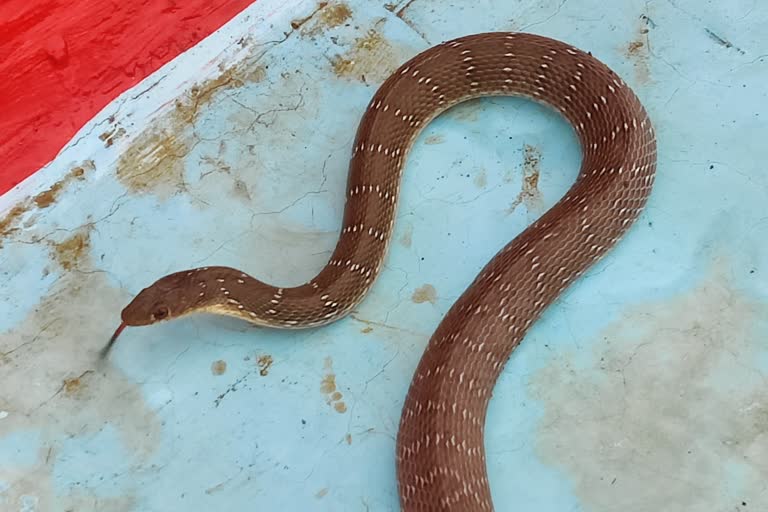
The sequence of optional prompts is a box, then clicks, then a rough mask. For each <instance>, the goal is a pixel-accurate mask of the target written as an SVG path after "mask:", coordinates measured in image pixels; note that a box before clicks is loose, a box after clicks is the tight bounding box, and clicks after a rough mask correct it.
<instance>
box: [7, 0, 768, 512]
mask: <svg viewBox="0 0 768 512" xmlns="http://www.w3.org/2000/svg"><path fill="white" fill-rule="evenodd" d="M766 26H768V7H767V6H766V5H763V4H762V3H760V2H757V1H756V0H745V1H730V2H719V3H715V2H705V3H702V2H694V1H684V0H675V1H672V0H667V1H661V0H650V1H633V0H630V1H626V2H622V3H621V5H618V3H616V4H614V5H611V4H609V3H607V2H599V1H596V0H570V1H566V0H563V1H558V2H547V1H533V0H531V1H525V0H521V1H515V2H502V1H495V0H484V1H481V2H475V3H473V4H469V3H467V2H460V1H458V0H411V1H409V2H401V3H400V4H396V5H385V4H382V3H380V2H375V1H372V0H369V1H366V0H346V2H345V3H330V4H328V5H326V6H325V7H323V8H318V6H317V5H316V4H315V3H314V2H309V1H303V0H291V1H288V2H285V1H281V0H260V1H259V2H257V3H256V4H254V5H252V6H251V7H250V8H248V9H247V10H246V11H245V12H243V13H242V14H241V15H240V16H238V17H237V18H236V19H235V20H234V21H232V22H231V23H230V24H228V25H226V26H225V27H224V28H223V29H222V30H220V31H219V32H217V33H215V34H214V35H213V36H211V37H210V38H208V39H207V40H205V41H204V42H203V43H201V44H200V45H199V46H197V47H195V48H193V49H192V50H190V51H189V52H187V53H185V54H183V55H182V56H181V57H179V58H178V59H176V60H175V61H173V62H171V63H170V64H169V65H167V66H166V67H164V68H163V69H161V70H160V71H159V72H158V73H157V74H155V75H153V76H151V77H150V78H148V79H147V80H145V81H144V82H143V83H141V84H139V85H138V86H137V87H136V88H135V89H134V90H131V91H129V92H127V93H126V94H124V95H123V96H121V97H120V98H119V99H118V100H116V101H115V102H114V103H113V104H111V105H110V106H108V107H107V108H106V109H105V110H104V111H103V112H102V113H100V114H99V115H98V116H97V117H96V118H95V119H93V121H92V122H91V123H90V124H89V125H88V126H87V127H86V128H85V129H83V130H82V131H81V133H80V134H78V136H77V137H75V139H73V141H72V143H71V144H70V145H69V146H68V147H67V148H66V149H65V150H64V151H63V152H62V153H61V154H60V155H59V157H58V158H57V159H56V160H55V161H54V162H53V163H52V164H51V165H50V166H48V167H47V168H46V169H44V170H42V171H41V172H39V173H37V174H36V175H35V176H33V177H32V178H31V179H30V180H28V181H27V182H25V183H24V184H23V186H22V187H21V188H19V189H16V190H14V191H12V192H10V193H9V194H6V195H5V196H3V197H2V198H0V212H4V213H3V215H4V217H2V219H3V220H1V221H0V232H1V233H2V234H3V238H2V239H0V244H1V246H2V247H1V248H0V270H1V271H2V275H1V276H2V289H3V291H4V293H3V294H2V296H0V379H1V380H0V383H1V384H2V387H1V388H0V508H1V509H2V510H9V511H24V512H31V511H65V510H72V511H77V512H82V511H95V510H98V511H107V512H122V511H166V510H188V511H190V512H194V511H208V510H213V509H231V510H244V509H247V510H264V511H269V510H281V511H286V510H296V511H305V510H313V511H314V510H317V511H339V510H344V511H390V510H397V508H398V507H397V493H396V485H395V479H394V439H395V436H396V429H397V423H398V420H399V415H400V407H401V404H402V401H403V399H404V396H405V392H406V389H407V387H408V382H409V379H410V376H411V373H412V371H413V370H414V368H415V365H416V363H417V361H418V358H419V356H420V354H421V351H422V350H423V347H424V345H425V343H426V342H427V340H428V338H429V335H430V334H431V333H432V331H433V330H434V328H435V327H436V325H437V323H438V322H439V320H440V318H441V316H442V315H443V314H444V312H445V311H446V310H447V309H448V307H449V306H450V304H451V303H452V302H453V301H454V300H455V299H456V297H457V296H458V295H459V294H460V293H461V291H462V290H463V289H464V288H465V287H466V286H467V285H468V284H469V282H470V281H471V280H472V279H473V278H474V276H475V275H476V273H477V272H478V271H479V269H480V268H481V267H482V266H483V264H484V263H485V262H486V261H487V260H488V259H489V258H490V257H491V256H492V255H493V254H494V253H495V252H496V250H497V249H498V248H500V247H501V246H502V245H503V244H504V243H506V242H507V241H508V240H509V239H510V238H512V237H514V236H515V235H516V234H517V233H519V232H520V231H521V230H522V229H523V228H524V227H525V226H526V225H527V224H528V223H529V222H531V221H532V220H533V219H535V218H536V217H537V216H538V215H540V214H541V213H542V212H543V211H545V210H546V209H547V208H548V207H549V206H551V205H552V204H553V203H554V202H555V201H556V200H557V199H558V197H560V196H561V195H562V194H563V193H564V192H565V190H566V189H567V188H568V186H569V185H570V184H571V183H572V181H573V179H574V177H575V175H576V172H577V170H578V162H579V151H578V146H577V143H576V140H575V138H574V137H573V135H572V133H571V131H570V130H569V128H568V127H567V125H566V124H565V123H564V121H562V120H561V119H560V118H558V117H557V116H556V115H554V114H552V113H551V112H549V111H548V110H546V109H544V108H542V107H538V106H536V105H532V104H530V103H527V102H524V101H519V100H514V99H493V100H484V101H476V102H471V103H468V104H465V105H462V106H460V107H457V108H456V109H454V110H452V111H451V112H449V113H447V114H446V115H444V116H442V117H441V118H439V119H437V120H436V121H435V122H433V123H432V124H431V125H430V126H429V127H428V128H427V129H426V130H425V131H424V133H423V134H422V136H421V138H420V139H419V142H418V144H417V146H416V148H415V149H414V151H413V153H412V155H411V157H410V159H409V162H408V168H407V170H406V173H405V178H404V184H403V196H402V202H401V205H400V210H399V217H398V222H397V227H396V232H395V234H394V237H395V241H396V242H395V243H394V244H393V247H392V250H391V252H390V254H389V256H388V260H387V265H386V270H385V271H384V272H383V274H382V275H381V277H380V278H379V280H378V281H377V284H376V285H375V287H374V288H373V290H372V292H371V294H370V295H369V296H368V298H367V299H366V300H365V302H364V303H363V304H362V306H361V307H360V308H359V309H358V310H357V311H356V312H355V313H354V315H352V316H351V317H349V318H347V319H345V320H343V321H341V322H338V323H336V324H334V325H332V326H330V327H326V328H323V329H318V330H313V331H302V332H295V333H290V332H273V331H269V330H264V329H256V328H252V327H249V326H246V325H243V324H242V323H239V322H236V321H233V320H228V319H221V318H211V317H202V316H201V317H192V318H189V319H187V320H180V321H176V322H171V323H167V324H164V325H160V326H156V327H151V328H141V329H138V328H137V329H129V330H127V331H126V332H125V333H124V334H123V338H122V339H121V342H120V343H119V344H118V346H117V347H116V350H115V351H114V353H113V354H112V357H111V359H110V360H109V362H108V363H106V364H104V363H100V362H99V361H98V351H99V350H100V349H101V347H102V346H103V344H104V343H105V342H106V340H107V338H108V337H109V335H110V334H111V333H112V331H113V329H114V328H115V327H116V325H117V322H118V319H119V312H120V309H121V308H122V307H123V305H125V303H126V302H127V301H128V300H130V298H131V297H132V296H133V294H135V293H136V292H137V291H139V290H140V289H141V288H142V287H143V286H145V285H147V284H148V283H150V282H152V281H154V280H155V279H156V278H157V277H159V276H160V275H163V274H165V273H168V272H171V271H174V270H178V269H183V268H188V267H191V266H198V265H203V264H211V265H214V264H223V265H232V266H237V267H241V268H243V269H245V270H247V271H249V272H250V273H252V274H254V275H256V276H258V277H259V278H261V279H263V280H265V281H269V282H272V283H275V284H283V285H285V286H290V285H292V284H298V283H301V282H303V281H305V280H307V279H308V278H310V277H311V276H312V275H313V274H314V273H315V272H317V271H318V270H319V269H320V268H321V266H322V265H323V264H324V263H325V261H326V260H327V258H328V257H329V254H330V251H331V249H332V247H333V245H334V243H335V241H336V237H337V234H338V229H339V224H340V221H341V213H342V200H343V187H344V184H345V180H346V169H347V160H348V157H349V153H350V149H351V144H352V138H353V136H354V132H355V128H356V123H357V121H358V119H359V116H360V114H361V111H362V109H363V108H364V107H365V105H366V104H367V102H368V100H369V99H370V97H371V95H372V94H373V93H374V91H375V88H376V86H377V84H379V83H380V82H381V81H382V80H383V79H384V78H385V76H387V74H388V73H389V72H390V71H392V70H393V69H394V68H395V67H396V66H397V65H399V64H400V63H401V62H403V61H404V60H405V59H407V58H408V57H410V56H412V55H414V54H415V53H416V52H418V51H419V50H421V49H424V48H426V47H427V46H429V45H431V44H435V43H438V42H440V41H441V40H444V39H448V38H451V37H455V36H459V35H462V34H465V33H470V32H477V31H485V30H525V31H531V32H536V33H539V34H543V35H548V36H551V37H556V38H559V39H563V40H566V41H568V42H570V43H572V44H574V45H576V46H579V47H581V48H584V49H586V50H590V51H592V52H593V54H595V55H596V56H597V57H599V58H600V59H602V60H603V61H604V62H606V63H607V64H609V65H610V66H612V67H613V68H614V69H615V70H616V71H617V72H619V73H620V74H621V75H622V76H623V77H624V78H625V79H626V81H627V82H628V83H629V84H630V85H631V86H632V87H633V88H635V90H636V91H637V93H638V95H639V96H640V97H641V98H642V100H643V102H644V103H645V104H646V105H647V107H648V110H649V112H650V114H651V117H652V119H653V120H654V123H655V126H656V129H657V132H658V138H659V176H658V180H657V186H656V188H655V191H654V193H653V196H652V198H651V200H650V204H649V206H648V208H647V210H646V212H645V213H644V214H643V216H642V217H641V219H640V221H639V222H638V224H637V225H636V226H635V228H634V229H633V230H632V231H631V233H630V234H629V235H628V236H627V238H626V239H625V241H624V242H622V243H621V244H620V246H619V247H618V248H616V249H615V250H614V251H612V252H611V253H610V255H609V256H608V257H607V258H606V259H605V260H604V261H603V262H602V263H600V264H599V265H597V266H596V267H595V268H593V269H592V270H591V271H590V272H589V273H588V275H585V276H584V277H583V278H582V279H581V280H580V281H579V282H577V283H576V284H575V285H574V286H573V287H572V288H570V289H569V290H568V292H567V293H566V294H565V295H564V296H563V297H562V299H561V300H560V301H558V302H557V304H555V305H554V306H553V307H551V308H550V309H549V310H548V312H547V313H546V314H545V315H544V317H543V318H542V320H541V321H540V322H538V323H537V324H536V325H535V327H534V328H533V330H532V331H531V333H530V335H529V336H528V337H527V339H526V340H525V341H524V343H523V344H522V346H521V347H520V348H519V349H518V350H517V351H516V352H515V353H514V355H513V357H512V359H511V360H510V361H509V363H508V365H507V367H506V370H505V372H504V374H503V376H502V378H501V380H500V382H499V383H498V386H497V387H496V390H495V392H494V398H493V400H492V402H491V409H490V411H489V416H488V426H487V437H486V447H487V456H488V465H489V473H490V481H491V487H492V489H493V497H494V501H495V504H496V507H497V510H500V511H505V510H537V511H540V512H549V511H552V512H555V511H558V512H562V511H569V512H572V511H584V512H609V511H615V510H623V511H638V512H641V511H642V512H645V511H650V510H655V511H669V512H677V511H681V512H682V511H686V512H698V511H701V512H704V511H706V512H712V511H750V510H752V511H764V510H768V484H766V481H768V479H767V478H766V476H768V400H766V395H765V390H766V385H767V384H768V348H767V347H766V339H767V336H766V335H768V322H767V321H766V319H767V318H768V315H767V313H768V300H767V299H768V278H766V276H767V275H768V245H767V244H766V243H765V240H766V238H768V214H766V211H767V210H766V207H765V198H766V195H768V178H767V177H766V174H765V170H764V166H763V165H762V163H763V162H765V161H766V160H768V149H767V147H766V144H765V141H764V139H765V128H766V121H767V120H768V98H766V90H765V87H764V84H765V79H766V77H767V76H768V63H767V62H766V58H768V57H767V55H768V40H767V39H766V37H765V33H764V28H765V27H766Z"/></svg>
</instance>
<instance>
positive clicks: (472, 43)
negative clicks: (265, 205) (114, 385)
mask: <svg viewBox="0 0 768 512" xmlns="http://www.w3.org/2000/svg"><path fill="white" fill-rule="evenodd" d="M493 95H504V96H522V97H526V98H529V99H531V100H534V101H537V102H541V103H543V104H546V105H549V106H550V107H552V108H554V109H555V110H557V111H558V112H560V113H561V114H562V115H563V116H564V117H565V118H566V119H567V120H568V121H569V122H570V124H571V125H572V126H573V128H574V130H575V132H576V134H577V136H578V139H579V142H580V145H581V149H582V156H583V158H582V163H581V169H580V172H579V175H578V178H577V179H576V182H575V183H574V184H573V186H572V187H571V188H570V189H569V191H568V192H567V193H566V194H565V195H564V196H563V197H562V198H561V199H560V200H559V201H558V202H557V203H556V204H555V205H554V206H553V207H552V208H551V209H550V210H548V211H547V212H546V213H545V214H544V215H543V216H542V217H541V218H539V219H538V220H537V221H536V222H535V223H533V224H532V225H530V226H529V227H528V228H527V229H525V230H524V231H523V232H522V233H521V234H520V235H519V236H518V237H516V238H515V239H514V240H512V241H511V242H510V243H509V244H507V245H506V246H504V247H503V248H502V249H501V250H500V251H499V252H498V253H497V254H496V255H495V256H494V257H493V258H492V259H491V260H490V261H489V262H488V263H487V265H486V266H485V267H484V268H483V270H482V272H481V273H480V274H479V275H478V276H477V277H476V278H475V279H474V281H473V282H472V283H471V284H470V286H469V287H468V288H467V289H466V290H465V291H464V293H463V294H462V295H461V296H460V298H459V299H458V300H457V301H456V302H455V303H454V304H453V305H452V307H451V308H450V309H449V311H448V312H447V313H446V315H445V317H444V318H443V319H442V321H441V322H440V324H439V326H438V327H437V329H436V331H435V332H434V334H433V335H432V337H431V339H430V340H429V343H428V345H427V347H426V350H425V352H424V354H423V356H422V358H421V360H420V361H419V363H418V366H417V368H416V370H415V374H414V375H413V379H412V381H411V385H410V389H409V391H408V394H407V396H406V399H405V403H404V405H403V409H402V415H401V421H400V426H399V431H398V436H397V443H396V466H397V480H398V491H399V495H400V504H401V507H402V509H403V510H404V511H407V512H426V511H437V510H443V511H445V510H450V511H462V512H472V511H488V510H492V509H493V504H492V500H491V492H490V488H489V484H488V479H487V473H486V464H485V451H484V447H483V431H484V424H485V415H486V410H487V406H488V402H489V399H490V397H491V392H492V390H493V387H494V385H495V383H496V380H497V378H498V377H499V374H500V372H501V371H502V369H503V366H504V364H505V362H506V361H507V359H508V358H509V356H510V354H511V352H512V350H513V349H514V348H515V347H516V346H517V345H518V344H519V343H520V341H521V340H522V338H523V337H524V335H525V333H526V331H527V330H528V329H529V327H530V326H531V324H532V323H533V322H534V321H535V320H536V319H537V318H538V317H539V316H540V314H541V313H542V312H543V311H544V309H545V308H547V307H548V306H549V305H550V304H551V303H552V302H553V301H554V300H555V299H556V298H557V297H558V296H559V294H560V293H561V292H562V291H563V290H564V289H565V288H566V287H567V286H568V285H569V284H570V283H571V282H573V280H574V279H576V278H578V277H579V276H580V275H581V274H582V273H583V272H584V271H585V269H587V268H588V267H589V266H591V265H592V264H594V263H595V262H596V261H597V260H598V259H599V258H600V257H601V256H603V255H604V254H605V253H606V252H607V251H608V250H609V249H610V248H611V247H612V246H614V244H616V242H617V241H618V240H619V238H620V237H621V236H622V235H623V234H624V233H625V232H626V231H627V229H628V228H629V227H630V226H631V225H632V223H633V222H634V220H635V219H636V218H637V216H638V214H639V213H640V211H641V210H642V208H643V207H644V205H645V204H646V201H647V198H648V195H649V193H650V191H651V188H652V185H653V181H654V175H655V170H656V141H655V136H654V131H653V127H652V126H651V122H650V121H649V119H648V116H647V115H646V111H645V109H644V108H643V106H642V105H641V104H640V102H639V100H638V99H637V97H636V96H635V94H634V93H633V92H632V91H631V90H630V88H629V87H628V86H627V84H625V83H624V82H623V81H622V80H621V79H620V78H619V77H618V76H617V75H616V74H615V73H614V72H612V71H611V70H610V69H608V68H607V67H606V66H605V65H604V64H602V63H601V62H599V61H598V60H597V59H595V58H593V57H592V56H591V55H590V54H588V53H585V52H583V51H581V50H579V49H577V48H573V47H571V46H569V45H567V44H564V43H562V42H559V41H556V40H553V39H549V38H545V37H541V36H537V35H533V34H525V33H483V34H475V35H470V36H465V37H462V38H459V39H455V40H451V41H447V42H444V43H442V44H439V45H437V46H434V47H432V48H430V49H428V50H426V51H424V52H422V53H420V54H418V55H416V56H415V57H413V58H412V59H411V60H409V61H408V62H406V63H405V64H403V65H402V66H401V67H400V68H399V69H398V70H396V71H395V72H394V73H393V74H392V75H391V76H390V77H389V78H388V79H387V80H386V81H385V82H384V83H383V84H382V85H381V87H380V88H379V89H378V91H377V92H376V93H375V95H374V96H373V99H372V100H371V102H370V104H369V105H368V108H367V110H366V111H365V113H364V115H363V117H362V120H361V122H360V125H359V127H358V131H357V135H356V139H355V142H354V147H353V150H352V157H351V162H350V169H349V175H348V182H347V193H346V204H345V210H344V217H343V222H342V229H341V233H340V237H339V240H338V243H337V245H336V248H335V250H334V252H333V254H332V256H331V258H330V260H329V261H328V264H327V265H326V266H325V267H324V268H323V269H322V271H321V272H320V273H319V274H318V275H317V276H316V277H315V278H314V279H312V280H310V281H309V282H307V283H306V284H303V285H301V286H297V287H292V288H278V287H274V286H270V285H268V284H265V283H263V282H261V281H259V280H257V279H255V278H253V277H251V276H250V275H248V274H246V273H245V272H242V271H241V270H239V269H234V268H229V267H204V268H197V269H190V270H184V271H180V272H176V273H173V274H170V275H168V276H165V277H163V278H161V279H159V280H158V281H156V282H155V283H154V284H152V285H151V286H149V287H148V288H146V289H144V290H143V291H142V292H140V293H139V294H138V295H137V296H136V297H135V298H134V299H133V301H132V302H131V303H130V304H129V305H128V306H126V308H125V309H124V310H123V312H122V320H123V322H122V324H121V326H120V327H119V328H118V330H117V331H116V332H115V335H114V336H113V337H112V340H110V344H109V345H108V346H111V344H112V343H113V342H114V340H115V339H116V338H117V336H118V335H119V333H120V332H121V331H122V329H123V328H124V327H125V326H126V325H148V324H152V323H155V322H159V321H164V320H168V319H171V318H177V317H179V316H182V315H186V314H190V313H194V312H200V311H206V312H213V313H218V314H224V315H231V316H235V317H238V318H242V319H244V320H246V321H248V322H252V323H255V324H258V325H262V326H267V327H276V328H289V329H290V328H294V329H298V328H307V327H316V326H321V325H325V324H328V323H330V322H334V321H337V320H339V319H340V318H342V317H344V316H345V315H346V314H348V313H349V312H350V311H351V310H352V309H353V308H355V307H356V306H357V305H358V304H359V303H360V302H361V301H362V300H363V298H364V296H365V295H366V293H367V292H368V290H369V289H370V287H371V285H372V283H373V282H374V280H375V279H376V277H377V275H378V274H379V271H380V269H381V265H382V263H383V261H384V259H385V255H386V253H387V247H388V244H389V242H390V238H391V235H392V230H393V225H394V219H395V211H396V206H397V201H398V195H399V186H400V181H401V174H402V171H403V167H404V163H405V161H406V156H407V154H408V152H409V150H410V148H411V146H412V144H413V142H414V140H415V139H416V137H417V136H418V135H419V133H420V132H421V130H422V129H423V128H424V127H425V126H426V125H427V124H428V123H429V122H430V121H431V120H432V119H433V118H435V117H436V116H437V115H439V114H440V113H441V112H443V111H445V110H446V109H448V108H450V107H452V106H454V105H456V104H457V103H460V102H462V101H465V100H468V99H471V98H476V97H481V96H493Z"/></svg>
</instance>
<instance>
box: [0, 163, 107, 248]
mask: <svg viewBox="0 0 768 512" xmlns="http://www.w3.org/2000/svg"><path fill="white" fill-rule="evenodd" d="M94 169H96V166H95V164H94V163H93V161H92V160H86V161H85V162H84V163H83V164H82V165H78V166H76V167H73V168H72V170H70V171H69V172H68V173H67V174H66V175H65V176H64V177H63V178H62V179H60V180H59V181H57V182H56V183H54V184H53V185H51V186H50V187H49V188H48V189H47V190H45V191H43V192H40V193H39V194H37V195H36V196H35V197H32V198H27V199H26V200H24V201H22V202H21V203H20V204H18V205H16V206H14V207H13V208H11V209H10V211H8V213H7V214H5V216H4V217H3V218H1V219H0V248H2V247H3V239H6V238H8V237H9V236H12V235H14V234H15V233H17V232H18V231H20V229H21V226H22V224H23V222H24V219H25V217H27V214H29V213H31V212H33V211H36V210H42V209H45V208H48V207H50V206H51V205H53V204H55V203H56V201H57V200H58V199H59V196H60V195H61V192H63V191H64V190H65V189H66V188H67V187H68V186H69V185H71V184H72V183H73V182H76V181H81V180H84V179H85V176H86V174H87V173H88V172H90V171H93V170H94Z"/></svg>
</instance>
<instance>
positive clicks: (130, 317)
mask: <svg viewBox="0 0 768 512" xmlns="http://www.w3.org/2000/svg"><path fill="white" fill-rule="evenodd" d="M191 285H192V280H191V279H190V271H182V272H175V273H173V274H169V275H167V276H164V277H161V278H160V279H158V280H157V281H155V282H154V283H152V284H151V285H149V286H148V287H146V288H144V289H143V290H141V291H140V292H139V293H138V294H137V295H136V297H134V298H133V300H132V301H131V302H130V303H128V305H127V306H125V308H123V311H122V312H121V314H120V316H121V318H122V320H123V323H124V324H125V325H129V326H142V325H151V324H155V323H158V322H165V321H167V320H171V319H174V318H178V317H180V316H182V315H184V314H186V313H188V312H189V311H190V310H191V309H192V307H194V306H196V305H197V303H198V302H199V301H198V299H199V293H198V290H197V289H195V288H194V287H193V286H191Z"/></svg>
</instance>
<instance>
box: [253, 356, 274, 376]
mask: <svg viewBox="0 0 768 512" xmlns="http://www.w3.org/2000/svg"><path fill="white" fill-rule="evenodd" d="M274 362H275V361H274V359H272V356H271V355H269V354H264V355H261V356H259V357H258V358H257V359H256V366H258V367H259V375H261V376H262V377H266V376H267V375H269V369H270V368H271V367H272V363H274Z"/></svg>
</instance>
